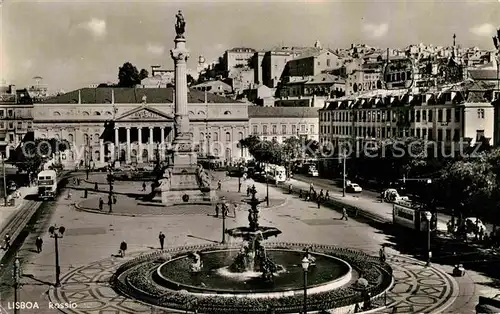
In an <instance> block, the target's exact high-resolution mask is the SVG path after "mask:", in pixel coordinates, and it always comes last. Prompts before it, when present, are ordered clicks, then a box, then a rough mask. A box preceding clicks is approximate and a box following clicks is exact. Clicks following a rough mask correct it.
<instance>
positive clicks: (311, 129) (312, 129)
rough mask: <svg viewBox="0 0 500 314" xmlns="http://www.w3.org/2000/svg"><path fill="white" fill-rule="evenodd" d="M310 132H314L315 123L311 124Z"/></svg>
mask: <svg viewBox="0 0 500 314" xmlns="http://www.w3.org/2000/svg"><path fill="white" fill-rule="evenodd" d="M309 133H311V134H314V125H313V124H311V125H310V126H309Z"/></svg>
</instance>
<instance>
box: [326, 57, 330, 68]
mask: <svg viewBox="0 0 500 314" xmlns="http://www.w3.org/2000/svg"><path fill="white" fill-rule="evenodd" d="M326 66H327V67H329V66H330V59H326Z"/></svg>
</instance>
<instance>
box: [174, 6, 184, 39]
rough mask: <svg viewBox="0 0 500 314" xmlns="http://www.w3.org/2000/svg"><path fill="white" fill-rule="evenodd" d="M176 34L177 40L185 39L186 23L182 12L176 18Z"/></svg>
mask: <svg viewBox="0 0 500 314" xmlns="http://www.w3.org/2000/svg"><path fill="white" fill-rule="evenodd" d="M175 18H176V20H177V21H176V23H175V32H176V33H177V38H184V32H185V31H186V21H185V20H184V16H183V15H182V11H181V10H179V12H177V15H176V16H175Z"/></svg>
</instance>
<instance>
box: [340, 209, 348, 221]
mask: <svg viewBox="0 0 500 314" xmlns="http://www.w3.org/2000/svg"><path fill="white" fill-rule="evenodd" d="M344 219H345V220H348V219H347V210H346V209H345V207H343V208H342V217H341V218H340V220H344Z"/></svg>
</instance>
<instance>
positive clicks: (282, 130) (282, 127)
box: [281, 124, 286, 134]
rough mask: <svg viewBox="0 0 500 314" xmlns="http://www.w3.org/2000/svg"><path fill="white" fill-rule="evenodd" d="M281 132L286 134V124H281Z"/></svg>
mask: <svg viewBox="0 0 500 314" xmlns="http://www.w3.org/2000/svg"><path fill="white" fill-rule="evenodd" d="M281 134H286V124H283V125H282V126H281Z"/></svg>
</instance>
